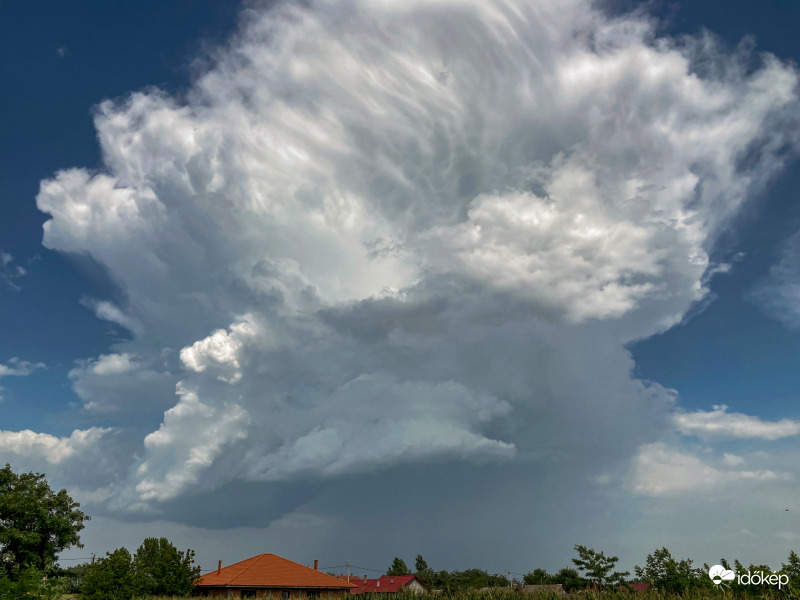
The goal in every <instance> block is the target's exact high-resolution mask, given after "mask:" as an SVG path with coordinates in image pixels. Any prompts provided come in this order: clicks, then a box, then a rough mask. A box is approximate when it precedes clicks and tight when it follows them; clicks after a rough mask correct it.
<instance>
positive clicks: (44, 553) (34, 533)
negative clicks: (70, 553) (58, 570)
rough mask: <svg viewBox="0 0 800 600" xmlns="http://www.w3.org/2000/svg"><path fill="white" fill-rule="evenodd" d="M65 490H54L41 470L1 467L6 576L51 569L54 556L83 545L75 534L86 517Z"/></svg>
mask: <svg viewBox="0 0 800 600" xmlns="http://www.w3.org/2000/svg"><path fill="white" fill-rule="evenodd" d="M79 507H80V504H78V503H77V502H75V501H74V500H73V499H72V498H70V496H69V495H68V494H67V491H66V490H60V491H59V492H54V491H53V490H51V489H50V486H49V485H48V484H47V481H46V480H45V476H44V475H43V474H42V473H21V474H17V473H14V471H12V470H11V465H8V464H7V465H6V466H5V467H4V468H3V469H0V558H2V565H1V566H2V569H0V570H3V571H4V575H5V577H6V578H7V579H10V580H12V581H14V580H16V579H17V577H18V576H19V574H21V573H24V572H27V569H28V568H29V567H33V568H36V569H40V570H42V571H45V572H52V571H53V569H54V566H55V562H56V555H57V554H58V553H59V552H61V551H62V550H65V549H67V548H70V547H72V546H77V547H78V548H82V547H83V546H82V545H81V539H80V536H79V535H78V534H79V533H80V531H81V530H82V529H83V527H84V525H83V524H84V523H85V522H86V521H88V520H89V517H88V516H87V515H85V514H84V513H82V512H81V511H80V510H78V509H79Z"/></svg>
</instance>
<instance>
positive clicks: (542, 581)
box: [522, 569, 551, 585]
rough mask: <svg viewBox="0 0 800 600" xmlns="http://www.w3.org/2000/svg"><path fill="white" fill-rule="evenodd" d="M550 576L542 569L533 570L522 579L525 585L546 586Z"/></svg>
mask: <svg viewBox="0 0 800 600" xmlns="http://www.w3.org/2000/svg"><path fill="white" fill-rule="evenodd" d="M550 579H551V577H550V574H549V573H548V572H547V571H545V570H544V569H534V570H533V571H531V572H530V573H526V574H525V576H524V577H523V578H522V582H523V583H524V584H525V585H547V584H548V583H550Z"/></svg>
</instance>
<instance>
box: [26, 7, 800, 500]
mask: <svg viewBox="0 0 800 600" xmlns="http://www.w3.org/2000/svg"><path fill="white" fill-rule="evenodd" d="M750 58H752V57H745V58H742V56H741V55H735V56H729V55H727V54H725V52H724V50H722V49H720V48H719V47H717V45H716V44H715V43H714V41H713V39H711V38H710V37H707V36H706V37H702V38H698V39H687V40H683V41H676V40H670V39H660V38H658V37H657V36H656V33H655V27H654V25H653V24H652V23H650V22H648V21H647V20H646V19H645V18H643V17H641V16H631V15H627V16H623V17H619V18H613V19H612V18H609V17H606V16H604V15H603V14H602V13H600V12H599V11H598V10H597V9H595V8H593V7H592V6H591V5H590V4H589V3H588V2H587V1H584V0H569V1H563V0H559V1H558V2H555V1H553V2H539V3H535V4H531V3H528V2H516V1H511V0H508V1H505V0H504V1H500V0H497V1H487V0H461V1H454V2H448V3H440V2H421V1H419V2H403V3H375V2H366V1H359V0H351V1H348V2H344V3H342V2H326V1H323V2H318V3H315V4H314V6H313V7H312V8H301V7H297V6H286V5H284V6H281V7H280V8H278V9H275V10H272V11H260V10H253V11H249V12H248V13H246V18H245V19H244V20H243V28H242V30H241V31H240V32H239V34H238V35H237V36H236V37H235V38H233V40H232V42H231V45H230V47H229V48H227V49H226V50H224V51H220V53H219V54H218V56H217V57H216V61H215V63H214V65H213V66H212V67H210V68H209V69H208V70H207V71H206V72H204V73H203V74H201V75H200V76H199V77H198V79H197V80H196V81H195V83H194V84H193V86H192V87H191V89H190V90H188V91H187V93H186V94H185V96H183V97H184V100H180V101H179V100H177V99H175V98H172V97H169V96H168V95H166V94H165V93H162V92H158V91H152V90H151V91H146V92H136V93H133V94H131V95H130V96H128V97H127V98H125V99H122V100H119V101H116V102H112V101H106V102H103V103H102V104H101V105H100V106H99V107H98V108H97V110H96V114H95V125H96V127H97V130H98V137H99V140H100V144H101V148H102V152H103V157H104V170H103V172H101V173H90V172H89V171H88V170H86V169H71V170H66V171H61V172H58V173H56V174H55V175H54V177H53V178H51V179H49V180H47V181H44V182H42V185H41V190H40V193H39V195H38V197H37V203H38V206H39V208H40V209H41V210H42V211H44V212H46V213H48V214H49V215H50V217H51V218H50V220H48V221H47V222H46V223H45V231H44V244H45V246H47V247H48V248H51V249H54V250H58V251H62V252H77V253H87V254H89V255H90V256H91V257H92V258H93V259H94V260H96V261H97V262H99V263H100V264H102V265H103V266H104V267H105V268H106V269H107V271H108V273H109V276H110V277H111V279H112V280H113V282H114V283H115V284H116V286H117V287H118V288H119V291H120V294H119V296H118V298H119V299H118V300H116V301H115V302H111V301H110V300H91V301H87V303H88V304H89V305H90V306H91V307H92V308H93V309H94V310H95V312H96V314H97V316H98V317H99V318H102V319H106V320H109V321H112V322H116V323H118V324H120V325H122V326H124V327H126V328H127V329H129V330H130V331H131V332H132V334H133V339H132V340H131V341H129V342H125V343H121V344H119V345H118V347H116V348H115V351H114V355H113V357H114V358H111V356H112V355H106V356H105V357H100V358H98V359H97V360H96V361H89V362H87V363H86V364H84V365H82V366H80V367H79V368H78V369H77V370H76V371H75V372H74V376H73V381H74V384H73V385H74V386H75V389H76V391H77V392H78V393H79V395H81V396H82V397H83V398H84V400H85V402H86V406H87V408H92V409H93V410H99V409H100V407H101V406H102V405H104V403H107V402H111V403H112V404H113V400H106V398H113V396H112V395H111V394H110V393H108V394H103V398H101V395H100V394H99V393H98V392H97V390H98V388H99V386H100V383H99V382H100V381H105V380H107V381H109V382H110V381H113V382H115V383H117V384H119V385H121V386H122V387H123V388H125V389H138V388H136V386H138V385H140V384H141V381H140V379H142V378H144V377H145V375H144V373H145V372H147V370H148V369H149V370H150V371H152V372H153V373H154V374H153V375H149V376H148V377H154V378H156V379H158V380H159V381H163V382H164V385H165V387H166V383H168V382H174V381H175V380H174V379H170V377H173V376H172V375H170V374H169V373H171V371H170V372H169V373H168V372H167V371H168V370H167V368H166V367H163V366H162V367H159V368H156V367H155V364H156V357H158V356H160V352H161V351H162V350H163V349H179V348H180V349H181V350H180V351H179V352H180V360H181V363H182V365H183V371H182V372H181V374H180V375H179V376H177V375H176V376H174V377H180V380H181V383H180V385H179V387H178V401H177V404H175V406H174V407H172V408H170V409H169V410H166V412H164V413H163V422H162V424H161V426H160V428H159V429H158V430H156V431H154V432H152V433H150V434H149V435H148V436H147V437H146V438H145V439H144V443H143V448H142V449H141V454H140V455H139V456H138V457H137V459H136V463H135V464H134V468H132V469H131V475H130V477H129V479H128V481H126V482H125V485H124V490H125V491H124V494H123V495H124V496H125V497H124V502H127V503H129V504H136V503H137V502H144V503H148V502H149V503H154V502H156V501H162V502H169V501H170V500H171V499H175V498H178V497H179V496H180V495H182V494H186V493H191V492H192V491H196V490H197V489H198V488H199V489H203V490H209V489H213V488H215V487H218V486H222V485H225V484H230V483H231V482H234V481H248V482H263V481H269V482H291V481H294V480H296V479H298V478H311V479H313V478H318V479H326V480H332V479H336V478H344V477H351V476H358V475H359V474H363V473H379V472H380V471H381V470H385V469H389V468H402V466H403V465H408V464H419V463H423V462H424V463H428V462H431V463H437V461H450V462H453V461H465V462H467V463H469V464H470V465H474V464H479V463H481V462H482V461H487V460H491V461H497V462H498V463H499V464H512V463H524V464H532V463H536V464H544V463H547V464H557V463H558V464H570V465H579V466H574V468H575V469H583V470H584V471H585V473H583V474H586V475H588V474H589V473H591V470H592V469H593V468H595V467H596V466H597V465H599V464H602V463H609V462H614V461H620V460H625V459H627V458H629V457H630V456H631V454H632V453H633V452H635V449H636V448H637V447H639V446H640V445H641V444H642V443H644V442H645V441H646V440H652V439H654V436H656V435H658V434H659V433H660V432H661V431H663V430H664V429H665V428H667V427H668V426H669V419H670V416H669V415H670V412H671V411H672V410H673V408H674V394H672V393H671V392H670V391H669V390H664V389H663V388H661V387H660V386H658V385H657V384H647V383H645V382H641V381H638V380H636V379H635V378H633V377H632V372H633V362H632V359H631V357H630V354H629V353H628V352H627V350H626V349H625V347H626V346H625V345H626V344H628V343H630V342H631V341H634V340H637V339H641V338H644V337H647V336H649V335H652V334H653V333H655V332H659V331H663V330H665V329H666V328H668V327H669V326H671V325H673V324H675V323H677V322H679V321H680V319H681V318H682V317H683V315H685V314H686V312H687V310H689V309H690V307H691V306H692V305H693V304H694V303H696V302H698V301H699V300H702V299H703V298H704V297H705V295H706V293H707V290H706V288H705V283H706V281H707V276H708V274H707V271H709V269H711V270H713V269H715V268H716V267H715V266H714V265H712V264H711V263H710V261H709V251H710V249H711V248H712V246H713V245H714V243H715V241H716V239H717V237H718V235H719V234H720V232H721V231H722V230H723V229H724V228H725V226H726V225H727V224H728V223H729V221H730V219H731V218H732V217H733V216H735V215H736V214H737V212H738V211H739V210H740V209H741V207H742V205H743V204H744V203H745V201H746V200H747V198H748V195H749V194H750V193H751V192H752V191H754V190H756V189H759V188H760V187H761V186H763V185H764V184H765V183H766V182H767V181H768V180H769V178H770V177H771V176H772V175H773V174H774V173H775V172H777V170H778V169H780V167H781V166H782V165H783V163H784V160H785V152H784V151H785V149H786V148H787V147H790V148H792V147H793V144H795V142H796V139H795V136H796V135H797V131H798V129H797V128H796V127H793V126H792V124H793V119H794V115H795V114H796V110H797V97H796V86H797V73H796V71H795V70H794V68H793V67H790V66H788V65H786V64H783V63H781V62H780V61H778V60H777V59H775V58H773V57H771V56H768V55H767V56H763V57H761V59H760V62H759V64H758V65H757V66H756V67H755V68H751V67H752V65H751V64H750V62H749V60H750ZM242 315H245V316H244V317H243V316H242ZM153 348H156V349H157V350H153ZM598 349H602V350H598ZM168 352H172V353H173V359H174V358H175V356H174V354H175V353H177V352H178V351H177V350H172V351H168ZM123 357H126V358H123ZM175 362H177V361H175ZM98 369H99V370H100V372H97V370H98ZM158 373H160V374H162V375H163V377H161V376H158V377H156V374H158ZM104 378H105V379H104ZM118 389H119V388H118ZM159 389H161V388H159ZM108 391H109V392H110V389H109V390H108ZM117 397H119V398H122V399H124V400H123V401H124V402H131V401H132V400H126V399H127V398H131V397H132V396H131V394H128V393H126V392H124V391H121V390H119V391H118V394H117ZM153 408H154V407H153ZM162 408H163V407H162ZM696 428H697V427H695V429H696ZM654 453H655V454H654ZM640 456H641V455H640ZM648 457H649V458H648ZM645 459H648V460H651V461H653V464H656V465H662V463H663V464H664V465H666V466H662V467H659V468H662V470H663V469H665V470H666V472H667V473H668V474H669V473H672V471H669V469H673V468H675V469H678V470H679V471H681V472H682V473H683V472H687V471H692V469H694V468H695V466H693V464H691V461H689V462H686V461H685V460H684V459H682V458H680V457H678V458H675V457H670V456H666V457H661V455H658V454H657V453H656V452H655V450H651V451H650V453H649V454H645ZM673 459H674V460H673ZM670 461H672V462H670ZM682 461H683V462H682ZM673 462H677V467H675V466H674V465H673ZM671 465H672V466H671ZM698 468H702V467H698ZM712 478H713V477H712ZM576 479H579V480H581V481H586V480H587V477H579V478H576ZM673 479H677V476H675V477H674V478H673ZM648 481H649V480H646V481H645V483H644V484H642V485H643V486H644V487H643V488H642V489H644V490H648V489H656V490H658V489H660V488H658V487H657V485H656V484H655V483H652V482H650V483H647V482H648ZM648 486H649V487H648ZM673 487H674V485H673ZM124 502H123V504H124Z"/></svg>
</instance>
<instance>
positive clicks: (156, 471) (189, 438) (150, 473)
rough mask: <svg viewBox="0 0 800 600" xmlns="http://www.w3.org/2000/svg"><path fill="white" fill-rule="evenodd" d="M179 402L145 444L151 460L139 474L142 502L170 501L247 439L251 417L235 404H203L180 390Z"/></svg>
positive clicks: (145, 440)
mask: <svg viewBox="0 0 800 600" xmlns="http://www.w3.org/2000/svg"><path fill="white" fill-rule="evenodd" d="M178 395H179V396H180V400H179V401H178V403H177V404H176V405H175V406H173V407H172V408H170V409H169V410H168V411H167V412H166V413H164V422H163V424H162V425H161V427H160V428H159V429H158V430H157V431H154V432H153V433H151V434H149V435H148V436H147V437H145V439H144V446H145V449H146V450H147V451H148V455H147V459H146V460H145V461H144V462H142V463H141V464H140V465H139V467H138V469H137V471H136V474H137V476H138V477H139V478H140V481H139V482H138V483H137V484H136V491H137V492H138V494H139V497H140V498H141V499H142V500H144V501H147V500H153V499H158V500H168V499H170V498H173V497H175V496H176V495H178V494H179V493H180V492H182V491H184V490H185V489H186V488H187V486H189V485H191V484H194V483H196V480H197V473H198V472H201V471H202V470H203V469H205V468H207V467H209V466H210V465H211V464H212V463H213V462H214V459H215V458H216V457H217V456H218V455H219V453H220V452H221V451H222V450H223V449H224V447H225V446H226V445H228V444H231V443H233V442H235V441H237V440H241V439H244V438H246V437H247V425H248V423H249V421H250V417H249V415H248V414H247V411H246V410H244V409H243V408H242V407H240V406H238V405H236V404H226V405H223V406H220V407H214V406H213V405H211V404H204V403H203V402H201V401H200V399H199V398H198V397H197V394H196V393H195V392H193V391H190V390H187V389H184V388H182V387H179V388H178Z"/></svg>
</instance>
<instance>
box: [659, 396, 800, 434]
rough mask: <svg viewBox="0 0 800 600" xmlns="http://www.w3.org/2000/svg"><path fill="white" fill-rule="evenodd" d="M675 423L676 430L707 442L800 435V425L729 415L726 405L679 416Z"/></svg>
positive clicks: (785, 420) (789, 420)
mask: <svg viewBox="0 0 800 600" xmlns="http://www.w3.org/2000/svg"><path fill="white" fill-rule="evenodd" d="M674 420H675V426H676V428H677V429H678V431H680V432H681V433H682V434H684V435H694V436H697V437H700V438H703V439H707V438H716V439H725V438H728V439H747V438H760V439H763V440H777V439H780V438H784V437H791V436H794V435H797V434H798V433H800V421H793V420H791V419H781V420H780V421H764V420H762V419H759V418H758V417H754V416H751V415H745V414H743V413H729V412H728V407H727V406H725V405H724V404H718V405H715V406H714V407H713V410H711V411H704V410H698V411H695V412H678V413H676V414H675V416H674Z"/></svg>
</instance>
